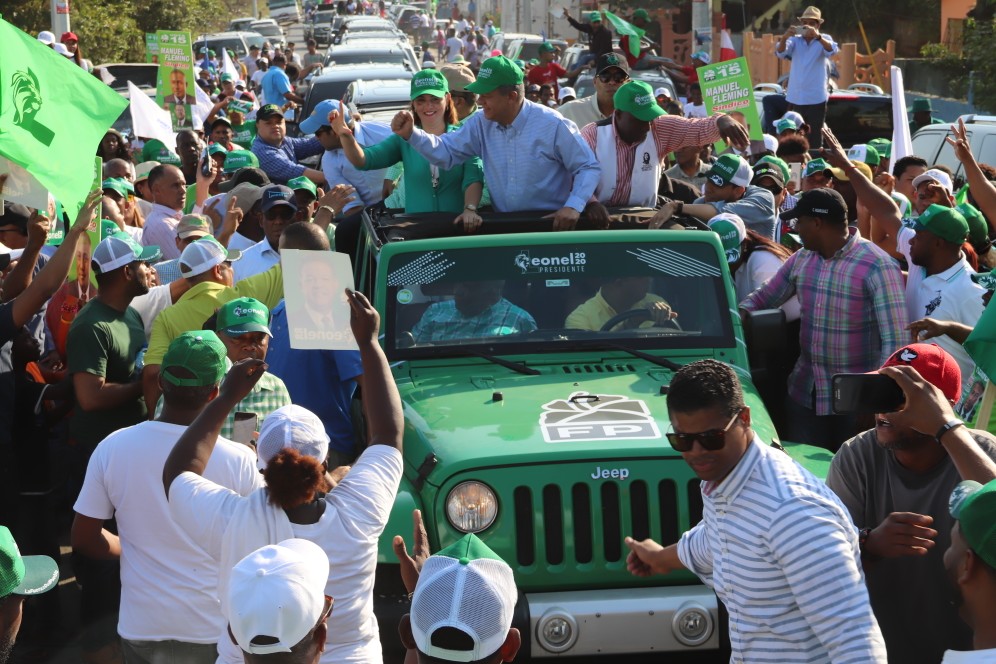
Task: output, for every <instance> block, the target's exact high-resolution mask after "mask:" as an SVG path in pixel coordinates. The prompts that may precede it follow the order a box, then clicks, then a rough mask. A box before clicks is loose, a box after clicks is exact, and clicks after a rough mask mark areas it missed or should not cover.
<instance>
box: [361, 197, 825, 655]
mask: <svg viewBox="0 0 996 664" xmlns="http://www.w3.org/2000/svg"><path fill="white" fill-rule="evenodd" d="M610 212H614V213H615V212H618V211H610ZM631 213H632V215H633V217H640V218H648V217H649V215H652V214H653V211H648V210H637V211H631ZM541 215H542V213H535V214H531V213H529V212H519V213H511V214H504V215H493V216H492V215H489V214H488V213H485V214H484V215H483V216H484V223H483V225H482V227H481V229H480V230H479V232H477V233H475V234H473V235H465V234H462V233H459V231H457V233H459V235H454V230H453V223H452V222H453V219H452V217H453V215H452V214H449V215H431V214H430V215H383V216H375V214H374V215H371V214H367V215H365V218H364V224H363V231H362V236H361V241H360V247H359V251H358V255H357V261H356V265H357V273H356V277H355V283H356V284H357V289H358V290H360V291H362V292H364V293H365V294H366V295H367V296H368V297H369V298H370V300H371V301H372V302H373V304H374V306H375V307H376V308H377V309H378V311H379V312H380V315H381V326H382V327H381V334H382V337H381V338H382V340H383V344H384V349H385V352H386V353H387V356H388V358H389V360H390V362H391V367H392V370H393V372H394V378H395V381H396V383H397V385H398V390H399V392H400V397H401V401H402V404H403V407H404V409H405V415H406V417H405V422H406V425H407V426H406V428H405V439H404V452H403V454H404V466H405V469H406V472H405V475H404V477H403V479H402V480H401V485H400V487H399V489H398V493H397V498H396V502H395V504H394V508H393V509H392V512H391V516H390V518H389V522H388V525H387V527H386V528H385V530H384V533H385V534H384V536H382V537H381V539H380V542H379V550H380V555H379V559H378V566H377V571H376V584H377V588H378V592H376V593H375V597H374V610H375V612H376V613H377V616H378V620H379V622H380V624H381V625H390V624H395V623H396V622H397V618H398V614H399V613H404V612H405V611H406V610H407V609H406V608H405V607H406V606H407V604H406V603H405V599H404V598H405V597H406V596H407V593H406V592H405V589H404V586H403V584H402V583H401V578H400V574H399V572H398V565H397V562H396V560H395V559H394V558H393V553H392V548H391V543H392V536H393V535H394V534H396V533H407V532H408V531H409V529H410V528H411V525H410V524H411V513H412V510H413V509H421V511H422V518H423V520H424V523H425V527H426V531H427V535H428V539H429V545H430V548H431V549H432V550H438V549H439V548H442V547H445V546H447V545H449V544H451V543H453V542H455V541H456V540H457V539H459V538H460V537H462V536H463V535H464V534H466V533H475V534H476V535H477V536H478V537H480V538H481V539H482V540H484V541H485V542H486V543H487V544H488V546H490V547H491V548H492V549H493V550H494V551H495V553H497V554H498V555H499V556H501V558H502V559H503V560H505V561H506V562H507V563H508V564H509V565H510V566H511V567H512V568H513V569H514V571H515V579H516V585H517V587H518V590H519V595H518V602H517V605H516V608H515V612H514V616H515V617H514V618H513V625H514V626H516V627H517V628H518V629H519V631H520V633H522V634H524V635H529V641H528V643H529V645H528V647H527V648H525V649H526V652H524V653H523V656H524V657H526V658H528V661H536V660H539V659H541V658H554V657H567V658H570V657H579V656H595V655H598V656H601V658H604V659H605V660H606V661H613V660H615V661H625V660H626V659H627V658H628V657H633V656H634V655H637V654H641V653H647V654H650V653H653V654H654V655H655V656H656V657H658V658H659V659H661V661H666V660H667V659H668V655H667V654H663V653H671V654H672V655H679V656H681V655H686V654H690V653H694V656H695V657H696V658H699V657H701V658H703V659H708V658H709V657H710V655H711V656H712V658H716V657H717V655H718V652H717V650H718V649H719V648H720V643H721V641H723V640H725V637H726V634H725V625H724V623H723V621H722V619H721V617H720V606H719V603H718V601H717V599H716V596H715V594H714V593H713V592H712V590H710V589H709V588H708V587H706V586H704V585H702V584H700V583H699V581H698V579H697V578H696V577H695V575H694V574H692V573H690V572H687V571H682V572H676V573H672V574H668V575H665V576H654V577H651V578H639V577H635V576H633V575H630V574H627V573H626V572H625V566H626V554H627V550H626V547H625V546H624V544H623V538H624V536H626V535H632V536H633V537H634V538H636V539H638V540H639V539H643V538H653V539H655V540H656V541H658V542H660V543H661V544H663V545H665V546H667V545H669V544H673V543H674V542H677V541H678V539H679V538H680V537H681V535H682V533H683V532H685V531H687V530H688V529H690V528H691V527H693V526H694V525H695V524H696V523H698V522H699V521H700V520H701V519H702V511H703V504H702V493H701V483H700V481H699V480H698V478H697V477H696V476H695V474H694V473H693V472H692V470H691V468H690V467H689V466H688V465H687V464H686V463H685V462H684V461H683V460H682V458H681V455H680V454H679V453H678V452H675V451H674V450H673V449H672V448H671V447H670V446H669V445H668V444H667V442H666V441H664V440H663V434H664V432H666V431H668V430H669V426H670V422H669V420H668V416H667V409H666V404H665V399H666V398H665V396H663V395H665V394H666V393H667V388H668V385H669V383H670V381H671V379H672V378H673V376H674V371H676V370H677V369H678V368H679V366H680V365H685V364H688V363H690V362H693V361H695V360H698V359H704V358H709V359H720V360H721V361H723V362H725V363H728V364H729V365H731V366H732V367H733V369H734V370H735V371H736V372H737V375H738V377H739V379H740V382H741V384H742V386H743V392H744V397H745V399H746V403H747V405H749V406H750V409H751V426H752V428H753V429H754V431H755V432H756V433H757V435H758V437H759V440H761V441H763V444H765V445H772V446H774V447H777V448H778V449H784V450H785V451H786V452H787V453H788V454H789V455H790V456H791V457H792V458H794V459H796V460H797V461H798V462H799V463H801V464H802V465H803V466H805V467H806V468H807V469H808V470H810V471H811V472H813V473H814V474H816V475H817V476H821V477H823V476H825V474H826V470H827V468H828V466H829V462H830V460H831V458H832V457H831V454H830V453H829V452H827V451H825V450H820V449H816V448H813V447H809V446H804V445H794V444H788V443H786V444H784V445H783V444H782V443H780V442H779V441H778V439H777V438H778V437H777V433H776V432H775V429H774V426H773V425H772V422H771V420H770V418H769V417H768V414H767V413H766V411H765V408H764V405H763V403H762V401H761V399H760V397H759V394H758V391H757V389H756V387H755V384H754V383H753V381H752V379H751V366H750V364H749V361H750V360H749V357H750V356H749V355H748V351H747V345H746V342H745V335H744V329H743V328H742V326H741V321H740V318H739V316H737V314H736V299H735V294H734V293H735V291H734V287H733V283H732V279H731V277H730V274H729V271H728V269H727V265H726V257H725V255H724V252H723V249H722V247H721V245H720V243H719V241H718V238H717V236H716V234H715V233H708V232H703V231H699V230H696V231H692V230H675V231H671V232H667V233H659V232H654V231H647V230H622V229H621V228H622V224H621V223H617V224H613V226H612V227H610V229H609V230H600V231H598V232H587V231H584V230H577V231H569V232H563V233H546V232H536V231H541V230H543V229H546V230H549V229H550V228H551V227H552V226H551V224H552V222H551V221H550V220H546V221H543V220H541V219H540V216H541ZM631 228H632V226H631ZM529 231H532V232H529ZM689 264H694V265H695V266H696V267H697V270H696V271H695V273H694V275H692V274H690V272H689V271H688V270H685V269H683V268H682V266H683V265H689ZM621 276H625V277H642V278H643V279H642V280H643V282H644V283H646V284H647V286H648V288H649V292H650V293H654V294H659V295H661V296H664V297H666V298H667V300H668V302H669V303H670V304H671V305H672V306H673V307H674V309H675V310H676V311H679V312H680V320H681V329H678V328H676V327H646V326H639V325H634V324H629V325H623V323H624V322H625V321H639V320H646V319H647V317H648V316H649V313H648V312H647V311H646V310H643V309H634V310H631V311H626V312H620V314H619V315H617V316H615V317H613V318H612V319H611V320H610V321H607V322H606V324H605V325H603V326H602V328H601V330H597V331H596V330H578V329H568V328H567V327H566V326H565V320H566V318H567V316H568V315H569V314H570V313H571V312H572V311H573V310H574V309H575V308H576V307H578V306H579V305H581V304H582V303H584V302H586V301H589V300H590V299H591V298H593V297H594V296H596V294H597V292H598V288H599V285H600V284H601V283H604V282H606V281H608V280H611V279H614V278H617V277H621ZM495 283H499V284H501V285H502V286H501V288H502V290H501V296H502V297H503V298H504V299H505V300H507V301H508V302H510V303H512V304H514V305H515V306H517V307H520V308H521V309H523V310H525V311H526V312H528V314H529V315H530V316H531V317H532V319H533V320H534V322H535V325H536V329H532V330H523V329H518V330H516V329H509V328H502V330H501V331H499V330H498V328H494V330H492V331H488V332H483V333H482V334H480V335H477V334H464V335H459V336H449V335H445V334H441V335H438V336H436V337H427V336H423V335H421V333H420V332H419V325H418V324H419V322H420V321H422V320H424V319H423V316H424V315H425V314H426V312H427V311H428V310H429V309H430V308H431V307H434V306H439V303H450V302H452V301H453V299H454V294H455V291H456V290H457V289H459V288H461V287H466V286H470V287H471V288H472V289H473V287H474V286H477V287H479V288H480V287H484V286H485V285H486V284H495ZM492 287H493V286H492ZM779 318H781V317H780V316H779ZM752 320H754V317H748V325H751V324H752ZM489 329H490V328H489ZM648 607H649V608H650V609H651V610H650V611H649V612H648ZM381 635H382V644H383V647H384V655H385V661H398V660H395V659H393V658H395V657H398V656H399V655H403V652H402V651H401V645H400V643H399V642H398V640H397V637H394V636H393V635H391V634H389V631H388V630H381ZM707 653H708V654H707ZM613 656H615V657H613ZM616 658H618V659H616ZM681 660H682V661H685V658H684V657H681Z"/></svg>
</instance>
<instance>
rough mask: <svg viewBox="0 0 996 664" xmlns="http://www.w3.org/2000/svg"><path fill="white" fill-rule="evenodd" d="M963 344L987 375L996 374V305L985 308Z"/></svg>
mask: <svg viewBox="0 0 996 664" xmlns="http://www.w3.org/2000/svg"><path fill="white" fill-rule="evenodd" d="M963 345H964V346H965V350H966V351H967V352H968V354H969V356H970V357H971V358H972V359H973V360H975V363H976V364H977V365H978V366H979V368H980V369H982V371H983V372H984V373H985V374H986V376H989V377H990V379H992V377H993V376H996V306H992V305H991V306H988V307H986V308H985V310H983V312H982V315H981V316H980V317H979V321H978V322H977V323H976V324H975V328H974V329H973V330H972V333H971V334H969V335H968V338H967V339H965V343H964V344H963Z"/></svg>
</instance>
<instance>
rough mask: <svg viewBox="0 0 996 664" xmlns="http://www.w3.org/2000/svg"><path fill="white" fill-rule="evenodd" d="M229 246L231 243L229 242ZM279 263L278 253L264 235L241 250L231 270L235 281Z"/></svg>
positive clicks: (259, 272)
mask: <svg viewBox="0 0 996 664" xmlns="http://www.w3.org/2000/svg"><path fill="white" fill-rule="evenodd" d="M229 247H230V248H234V247H231V243H229ZM278 263H280V254H279V253H277V250H276V249H274V248H273V247H272V246H271V245H270V241H269V240H267V239H266V238H265V237H264V238H263V239H262V240H260V241H259V242H257V243H256V244H254V245H252V246H251V247H249V248H248V249H245V250H243V251H242V258H240V259H239V260H237V261H235V262H233V263H232V271H233V272H234V275H235V282H236V283H238V282H240V281H242V280H243V279H248V278H249V277H251V276H253V275H256V274H261V273H263V272H266V271H267V270H269V269H270V268H271V267H273V266H274V265H277V264H278Z"/></svg>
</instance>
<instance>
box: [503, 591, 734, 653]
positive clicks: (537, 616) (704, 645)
mask: <svg viewBox="0 0 996 664" xmlns="http://www.w3.org/2000/svg"><path fill="white" fill-rule="evenodd" d="M525 601H526V604H527V605H528V610H529V631H530V637H531V638H530V642H531V648H530V653H529V654H530V655H531V656H532V657H534V658H541V657H542V658H545V657H562V656H563V657H575V656H579V655H609V654H623V653H651V652H661V651H664V652H668V651H687V650H689V649H693V648H694V649H696V650H713V649H716V648H718V647H719V635H718V633H717V625H718V623H719V608H718V604H717V601H716V595H715V594H714V593H713V592H712V591H711V590H709V589H708V588H706V587H705V586H668V587H659V588H627V589H615V590H582V591H575V592H554V593H530V594H526V595H525ZM520 603H521V600H520Z"/></svg>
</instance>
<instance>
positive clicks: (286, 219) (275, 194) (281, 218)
mask: <svg viewBox="0 0 996 664" xmlns="http://www.w3.org/2000/svg"><path fill="white" fill-rule="evenodd" d="M260 208H261V210H262V212H263V219H262V221H260V226H262V227H263V239H262V240H260V241H259V242H257V243H256V244H254V245H252V246H251V247H249V248H248V249H246V250H245V251H244V252H242V258H241V259H240V260H239V261H237V262H235V263H233V264H232V270H233V272H234V275H235V282H236V283H238V282H240V281H242V280H243V279H246V278H247V277H251V276H253V275H255V274H259V273H261V272H265V271H266V270H269V269H270V268H271V267H273V266H274V265H277V264H278V263H280V234H281V233H283V232H284V228H286V227H287V225H288V224H292V223H294V218H295V216H296V215H297V201H296V199H295V196H294V190H293V189H291V188H290V187H288V186H285V185H282V184H271V185H269V186H268V187H265V188H264V189H263V196H262V198H261V199H260Z"/></svg>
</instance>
